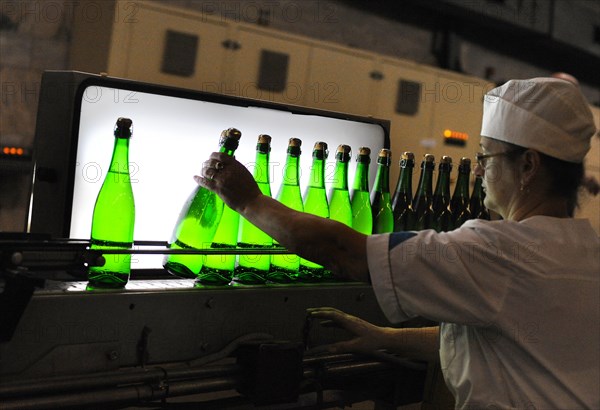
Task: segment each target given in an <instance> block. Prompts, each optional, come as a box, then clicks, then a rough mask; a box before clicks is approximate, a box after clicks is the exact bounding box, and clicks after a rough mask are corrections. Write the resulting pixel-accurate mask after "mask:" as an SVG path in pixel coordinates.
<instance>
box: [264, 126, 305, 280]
mask: <svg viewBox="0 0 600 410" xmlns="http://www.w3.org/2000/svg"><path fill="white" fill-rule="evenodd" d="M301 146H302V141H301V140H299V139H298V138H290V140H289V142H288V148H287V157H286V160H285V165H284V168H283V181H282V183H281V186H280V187H279V192H278V193H277V197H276V198H277V200H278V201H279V202H281V203H282V204H284V205H286V206H287V207H289V208H292V209H294V210H296V211H299V212H303V211H304V207H303V204H302V194H301V193H300V154H301V153H302V151H301V150H300V147H301ZM273 245H279V244H278V243H277V241H276V240H275V239H273ZM299 267H300V257H299V256H298V255H291V254H288V255H271V270H270V271H269V275H268V276H267V281H270V282H275V283H290V282H293V281H295V280H296V279H297V278H298V269H299Z"/></svg>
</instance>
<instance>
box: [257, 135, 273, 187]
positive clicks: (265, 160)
mask: <svg viewBox="0 0 600 410" xmlns="http://www.w3.org/2000/svg"><path fill="white" fill-rule="evenodd" d="M265 145H266V144H265ZM254 180H255V181H256V182H258V183H259V184H268V183H269V182H270V181H271V178H270V175H269V151H268V150H266V151H265V150H264V149H260V148H258V149H257V150H256V165H255V167H254Z"/></svg>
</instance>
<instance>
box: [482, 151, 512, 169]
mask: <svg viewBox="0 0 600 410" xmlns="http://www.w3.org/2000/svg"><path fill="white" fill-rule="evenodd" d="M518 151H520V149H519V148H515V149H509V150H508V151H502V152H496V153H494V154H484V153H483V152H477V153H476V154H475V161H477V165H479V166H480V167H481V168H485V162H483V163H482V162H481V161H484V160H486V159H488V158H492V157H499V156H501V155H508V154H513V153H515V152H518Z"/></svg>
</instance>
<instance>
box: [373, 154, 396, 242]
mask: <svg viewBox="0 0 600 410" xmlns="http://www.w3.org/2000/svg"><path fill="white" fill-rule="evenodd" d="M391 161H392V151H390V150H389V149H387V148H382V149H381V150H380V151H379V156H378V157H377V174H375V185H374V186H373V190H372V191H371V211H372V217H373V233H387V232H393V231H394V211H393V210H392V199H391V196H390V163H391Z"/></svg>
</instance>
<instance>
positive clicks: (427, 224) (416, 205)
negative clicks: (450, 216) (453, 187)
mask: <svg viewBox="0 0 600 410" xmlns="http://www.w3.org/2000/svg"><path fill="white" fill-rule="evenodd" d="M434 168H435V156H434V155H432V154H425V156H424V157H423V161H421V176H420V177H419V185H418V186H417V193H416V194H415V198H414V200H413V209H414V210H415V220H416V222H415V229H416V230H417V231H420V230H423V229H430V228H431V227H432V213H433V211H432V209H431V204H432V202H433V170H434Z"/></svg>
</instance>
